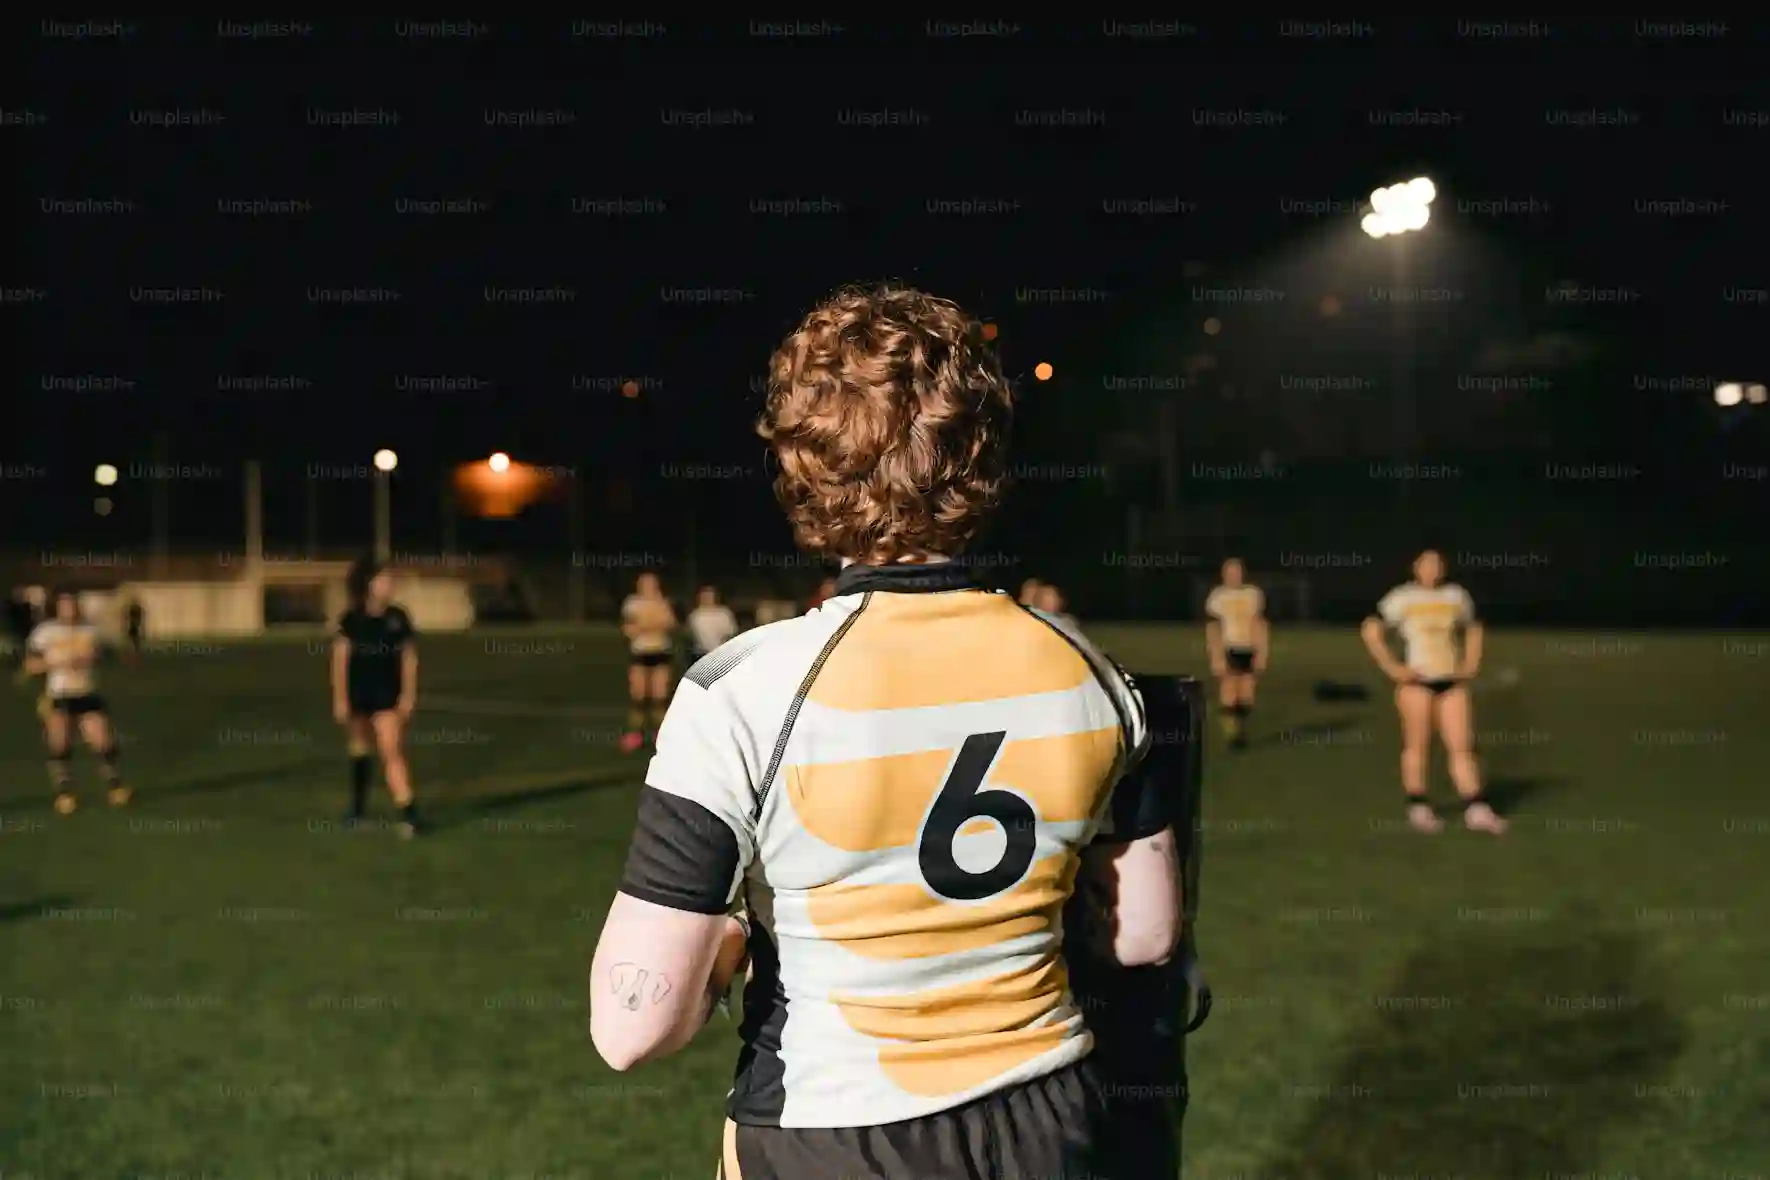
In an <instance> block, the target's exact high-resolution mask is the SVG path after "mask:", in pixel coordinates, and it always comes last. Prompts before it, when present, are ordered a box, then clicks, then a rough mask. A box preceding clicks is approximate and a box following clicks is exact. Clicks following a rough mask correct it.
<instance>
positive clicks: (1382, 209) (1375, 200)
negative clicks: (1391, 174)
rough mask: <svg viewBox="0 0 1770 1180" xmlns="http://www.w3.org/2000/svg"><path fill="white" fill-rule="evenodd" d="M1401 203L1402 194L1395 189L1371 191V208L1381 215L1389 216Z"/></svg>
mask: <svg viewBox="0 0 1770 1180" xmlns="http://www.w3.org/2000/svg"><path fill="white" fill-rule="evenodd" d="M1401 203H1402V202H1401V199H1400V194H1398V193H1397V192H1396V191H1395V189H1393V188H1379V189H1373V190H1371V208H1372V209H1374V210H1375V211H1376V212H1377V213H1379V214H1382V215H1384V216H1387V215H1388V213H1389V211H1390V210H1391V209H1394V208H1395V207H1396V206H1398V205H1400V204H1401Z"/></svg>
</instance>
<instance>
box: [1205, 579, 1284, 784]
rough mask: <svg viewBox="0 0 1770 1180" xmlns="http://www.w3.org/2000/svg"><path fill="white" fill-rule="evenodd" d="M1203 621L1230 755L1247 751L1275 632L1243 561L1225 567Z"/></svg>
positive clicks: (1209, 600) (1263, 602)
mask: <svg viewBox="0 0 1770 1180" xmlns="http://www.w3.org/2000/svg"><path fill="white" fill-rule="evenodd" d="M1205 617H1206V618H1207V619H1208V620H1209V622H1207V623H1206V624H1205V648H1206V650H1207V651H1208V652H1209V653H1210V657H1211V675H1213V676H1215V677H1216V678H1217V703H1218V704H1219V705H1221V706H1222V709H1223V713H1222V720H1223V733H1224V735H1225V736H1226V737H1228V738H1229V744H1230V747H1231V748H1232V749H1237V750H1240V749H1245V748H1246V747H1247V744H1248V717H1249V716H1250V715H1251V714H1252V713H1253V711H1254V685H1255V684H1256V682H1257V681H1258V680H1259V677H1260V675H1261V673H1263V672H1265V671H1266V655H1267V652H1268V651H1269V650H1270V647H1271V640H1272V628H1271V627H1270V626H1269V625H1268V624H1267V622H1266V595H1265V594H1263V593H1262V592H1261V590H1260V588H1259V587H1258V586H1250V585H1248V582H1247V570H1246V568H1245V567H1243V565H1242V563H1241V558H1239V557H1232V558H1230V559H1229V560H1228V561H1226V562H1224V563H1223V581H1222V583H1221V584H1219V585H1218V586H1217V588H1216V589H1214V590H1212V591H1211V593H1210V595H1209V597H1207V598H1206V599H1205Z"/></svg>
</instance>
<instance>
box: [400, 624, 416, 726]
mask: <svg viewBox="0 0 1770 1180" xmlns="http://www.w3.org/2000/svg"><path fill="white" fill-rule="evenodd" d="M399 662H400V694H399V712H400V714H401V716H404V717H410V716H411V715H412V711H413V710H414V709H416V708H417V707H418V645H417V644H415V643H412V642H411V641H410V640H408V641H407V642H406V644H405V646H404V647H402V648H401V649H400V656H399Z"/></svg>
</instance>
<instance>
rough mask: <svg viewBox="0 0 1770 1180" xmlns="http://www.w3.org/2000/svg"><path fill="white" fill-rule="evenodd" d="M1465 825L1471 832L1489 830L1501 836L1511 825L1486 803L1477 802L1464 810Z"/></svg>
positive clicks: (1488, 831) (1490, 832) (1491, 833)
mask: <svg viewBox="0 0 1770 1180" xmlns="http://www.w3.org/2000/svg"><path fill="white" fill-rule="evenodd" d="M1463 826H1464V827H1466V828H1468V829H1469V830H1470V831H1471V832H1487V833H1489V834H1490V835H1494V836H1501V835H1504V834H1505V831H1506V828H1507V827H1509V826H1510V825H1508V824H1507V823H1506V821H1505V820H1503V819H1501V818H1500V817H1499V815H1498V814H1497V813H1496V812H1495V811H1494V809H1493V808H1491V807H1489V806H1488V805H1487V804H1485V803H1477V804H1475V805H1473V806H1472V807H1470V808H1469V809H1468V810H1467V811H1465V812H1463Z"/></svg>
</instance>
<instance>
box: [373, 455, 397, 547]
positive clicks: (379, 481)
mask: <svg viewBox="0 0 1770 1180" xmlns="http://www.w3.org/2000/svg"><path fill="white" fill-rule="evenodd" d="M398 466H399V456H398V455H396V454H394V453H393V452H392V451H389V450H385V449H383V450H379V451H376V452H375V560H376V561H380V562H388V561H392V560H393V469H394V468H396V467H398Z"/></svg>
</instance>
